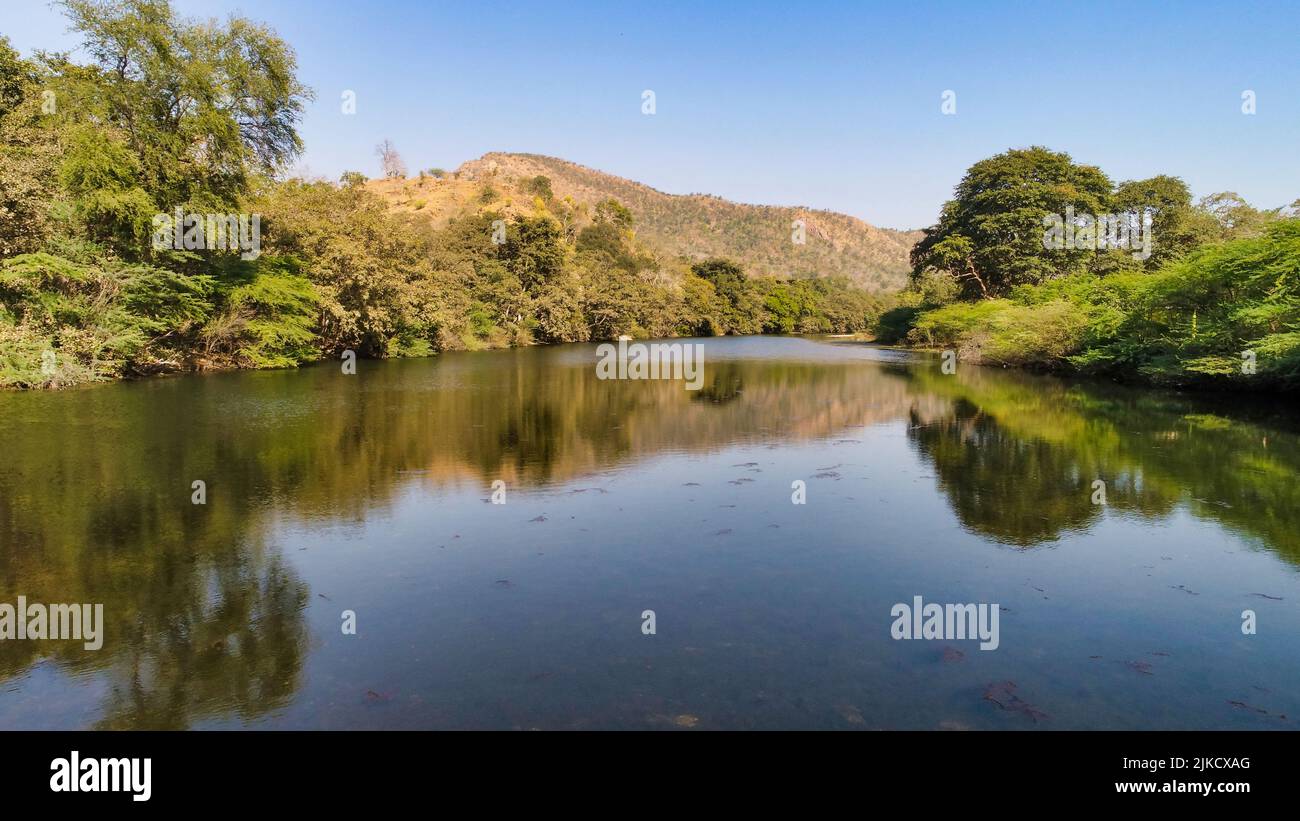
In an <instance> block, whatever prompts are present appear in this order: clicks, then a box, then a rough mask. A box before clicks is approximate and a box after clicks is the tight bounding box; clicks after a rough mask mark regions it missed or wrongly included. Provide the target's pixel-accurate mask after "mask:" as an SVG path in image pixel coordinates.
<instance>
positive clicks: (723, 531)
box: [713, 527, 731, 536]
mask: <svg viewBox="0 0 1300 821" xmlns="http://www.w3.org/2000/svg"><path fill="white" fill-rule="evenodd" d="M730 532H731V528H729V527H724V528H722V529H721V530H719V531H716V532H715V533H714V534H713V535H714V536H726V535H727V534H728V533H730Z"/></svg>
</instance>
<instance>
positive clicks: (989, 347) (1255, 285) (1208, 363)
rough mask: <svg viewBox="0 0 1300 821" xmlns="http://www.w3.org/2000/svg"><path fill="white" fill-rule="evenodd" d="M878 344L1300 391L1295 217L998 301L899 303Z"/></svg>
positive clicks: (1061, 369)
mask: <svg viewBox="0 0 1300 821" xmlns="http://www.w3.org/2000/svg"><path fill="white" fill-rule="evenodd" d="M878 335H879V337H880V339H881V341H883V342H886V343H894V344H903V345H907V346H909V347H915V348H928V349H934V350H940V351H944V350H951V351H955V352H956V353H957V359H958V361H961V362H967V363H976V364H990V365H1003V366H1009V367H1017V368H1026V369H1030V370H1039V371H1051V372H1055V373H1067V374H1078V375H1085V376H1101V377H1106V378H1109V379H1113V380H1117V381H1125V382H1135V383H1142V384H1150V385H1158V386H1167V387H1179V388H1197V389H1208V390H1233V391H1235V390H1241V391H1285V392H1290V391H1294V390H1296V389H1297V388H1300V220H1296V219H1288V220H1280V221H1278V222H1276V223H1273V224H1271V225H1269V226H1268V227H1267V228H1266V229H1265V230H1264V231H1263V232H1262V233H1261V235H1260V236H1257V237H1252V238H1247V239H1240V240H1234V241H1230V242H1224V243H1219V244H1214V245H1209V246H1206V247H1204V248H1201V249H1199V250H1197V251H1195V252H1193V253H1192V254H1190V255H1188V256H1187V257H1186V258H1184V259H1181V260H1178V261H1175V262H1172V263H1170V264H1168V265H1165V266H1163V267H1161V268H1160V269H1158V270H1156V271H1153V272H1147V271H1141V270H1140V271H1134V272H1124V273H1116V274H1111V275H1109V276H1098V275H1096V274H1093V273H1080V274H1075V275H1073V276H1069V277H1064V278H1061V279H1054V280H1048V281H1046V282H1043V283H1041V284H1037V285H1022V286H1018V287H1016V288H1013V289H1011V291H1010V292H1009V294H1008V295H1007V296H1006V297H1002V298H996V299H979V300H974V301H961V302H947V303H945V304H933V303H929V304H927V303H924V302H920V304H915V305H910V306H909V305H902V306H898V307H895V308H894V309H892V310H890V311H886V312H885V313H884V314H883V315H882V316H881V320H880V323H879V326H878Z"/></svg>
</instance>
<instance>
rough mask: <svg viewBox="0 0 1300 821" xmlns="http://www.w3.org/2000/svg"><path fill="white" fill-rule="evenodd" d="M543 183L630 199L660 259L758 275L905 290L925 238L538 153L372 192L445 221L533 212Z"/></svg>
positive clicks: (480, 162) (593, 197) (496, 156)
mask: <svg viewBox="0 0 1300 821" xmlns="http://www.w3.org/2000/svg"><path fill="white" fill-rule="evenodd" d="M538 177H545V178H546V180H547V181H548V182H549V185H550V189H551V191H552V192H553V193H554V196H555V199H556V200H559V201H563V200H564V199H565V198H569V199H571V200H572V201H573V202H574V203H575V204H578V205H580V206H581V205H586V206H594V205H596V204H597V203H599V202H601V201H604V200H608V199H614V200H617V201H618V202H620V203H622V204H623V205H624V206H626V207H627V208H628V209H629V210H630V211H631V212H632V215H633V216H634V218H635V221H636V231H637V237H638V239H640V240H642V241H643V242H645V243H646V244H647V245H648V246H650V247H651V248H653V249H654V250H656V251H658V252H659V253H662V254H665V255H668V256H678V255H681V256H685V257H687V258H689V259H692V260H703V259H707V258H710V257H727V258H730V259H733V260H736V261H737V262H739V263H741V265H742V266H743V267H744V269H745V271H746V272H747V273H748V274H749V275H751V276H792V277H799V278H802V277H826V276H844V277H848V278H849V280H850V281H852V282H853V283H855V284H857V285H859V286H862V287H864V288H866V289H868V290H872V291H878V292H879V291H895V290H898V289H900V288H902V287H903V286H904V285H906V284H907V273H908V270H909V266H908V252H909V250H910V249H911V247H912V246H913V245H914V244H915V243H916V241H917V240H918V239H920V238H921V232H920V231H894V230H890V229H885V228H876V227H875V226H872V225H869V224H867V223H865V222H863V221H862V220H860V219H857V218H855V217H850V216H848V215H845V214H839V213H836V212H833V211H822V210H814V209H809V208H798V207H782V206H768V205H746V204H743V203H737V202H731V201H729V200H724V199H722V198H720V197H715V196H709V195H704V194H688V195H676V194H665V193H663V192H662V191H657V190H655V189H654V188H651V187H649V186H648V185H643V184H641V183H638V182H634V181H632V180H628V179H624V178H622V177H617V176H614V175H612V174H606V173H603V172H601V171H596V170H594V169H591V168H587V167H585V166H581V165H578V164H576V163H572V162H568V161H566V160H561V159H557V158H555V157H546V156H542V155H540V154H510V153H499V152H493V153H489V154H485V155H483V156H482V157H481V158H479V159H477V160H471V161H469V162H466V163H464V164H463V165H461V166H460V168H458V169H456V170H455V171H454V172H443V171H438V170H434V169H431V170H430V171H427V172H424V173H423V175H421V174H415V173H413V174H411V175H410V176H408V177H406V178H402V179H378V180H372V181H371V182H370V183H369V186H370V187H371V189H372V190H374V191H375V192H377V193H380V194H382V195H383V196H384V197H385V198H386V199H387V200H388V201H389V202H390V203H391V204H393V205H394V206H396V207H398V208H401V209H405V210H411V211H418V212H421V213H424V214H428V215H429V216H430V217H431V218H432V219H433V220H434V221H435V222H438V223H442V222H446V221H447V220H448V219H450V218H451V217H452V216H455V215H457V214H459V213H463V212H464V211H465V210H466V209H467V208H468V209H479V208H490V209H492V210H495V211H502V210H504V211H505V212H507V213H509V214H514V213H520V214H526V213H529V212H531V211H532V201H533V198H534V196H536V195H537V192H536V191H535V190H534V181H535V180H536V179H537V178H538ZM485 191H486V192H487V193H486V194H485V193H484V192H485ZM796 220H802V221H803V224H804V233H805V241H804V243H803V244H797V243H795V242H793V241H792V226H793V225H794V223H795V221H796Z"/></svg>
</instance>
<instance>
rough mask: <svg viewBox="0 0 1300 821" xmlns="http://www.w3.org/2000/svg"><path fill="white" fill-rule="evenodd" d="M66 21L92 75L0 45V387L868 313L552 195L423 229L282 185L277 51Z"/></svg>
mask: <svg viewBox="0 0 1300 821" xmlns="http://www.w3.org/2000/svg"><path fill="white" fill-rule="evenodd" d="M61 5H62V6H63V7H64V9H65V11H66V13H67V15H68V17H69V19H70V22H71V25H72V28H73V29H74V30H75V31H76V32H78V33H79V34H80V35H81V37H82V39H83V41H84V44H85V47H86V53H87V54H88V55H90V57H91V61H90V62H89V63H88V64H77V63H73V62H70V61H69V59H68V58H67V56H66V55H62V54H55V53H38V54H37V55H35V57H33V58H32V59H30V60H27V59H23V58H22V57H21V56H20V55H19V54H18V53H17V52H16V51H15V50H14V49H12V48H11V47H10V46H9V44H8V42H7V40H5V39H4V38H0V386H10V387H57V386H63V385H70V384H76V383H81V382H87V381H95V380H102V379H109V378H116V377H123V376H137V375H145V374H151V373H159V372H166V371H178V370H194V369H205V368H231V367H254V368H262V367H286V366H293V365H297V364H300V363H305V362H311V361H314V360H319V359H322V358H330V357H336V356H338V355H339V354H340V353H341V352H342V351H345V350H353V351H355V352H356V353H357V354H358V355H360V356H369V357H388V356H423V355H428V354H432V353H435V352H437V351H441V350H449V349H465V348H469V349H473V348H481V347H497V346H508V345H527V344H533V343H546V342H573V341H583V340H592V339H609V338H614V337H617V336H619V335H622V334H628V335H631V336H638V337H664V336H679V335H711V334H751V333H792V332H859V331H865V330H867V329H869V328H870V327H871V326H872V324H873V323H874V321H875V319H876V317H877V316H878V314H879V310H880V305H879V303H878V301H877V300H876V299H874V298H873V297H872V296H870V295H869V294H868V293H866V292H865V291H861V290H858V289H855V288H853V287H850V285H849V283H848V282H847V281H846V280H842V279H799V280H792V279H773V278H748V277H746V276H745V273H744V272H743V271H742V270H741V269H740V268H739V267H738V266H737V265H736V264H734V263H732V262H729V261H727V260H721V259H713V260H706V261H702V262H701V261H694V262H693V263H692V261H688V260H685V259H663V258H661V257H659V256H658V255H656V254H655V253H654V252H653V251H652V250H651V249H649V248H646V247H645V246H644V245H643V244H642V243H639V242H638V241H637V240H636V238H635V234H634V231H633V220H632V215H631V213H630V212H629V211H628V210H627V209H626V208H624V207H623V206H622V205H620V204H619V203H618V202H616V201H613V200H608V201H606V202H603V203H600V204H599V205H598V206H597V207H595V208H593V209H590V213H588V209H585V208H584V209H582V213H579V214H574V213H571V206H570V204H567V203H557V202H556V201H555V199H554V197H553V196H552V195H551V193H550V185H549V184H547V181H546V180H545V178H541V179H539V180H538V181H537V185H535V186H534V188H535V193H536V197H535V198H534V201H533V210H532V213H530V214H527V215H516V216H514V217H513V218H511V219H509V220H506V219H504V218H503V217H502V215H500V214H497V213H495V212H494V211H493V210H491V209H492V208H493V203H492V198H491V196H490V191H489V190H488V189H487V188H486V187H485V191H484V196H483V197H482V198H481V201H480V202H478V203H473V204H470V206H469V207H467V208H466V210H465V213H464V214H462V215H461V216H460V217H458V218H455V219H453V220H452V221H451V222H450V224H447V225H445V226H443V227H441V228H438V229H435V228H434V227H433V225H432V224H431V223H430V222H429V220H427V219H420V218H416V217H414V216H412V215H409V214H406V215H403V214H399V213H396V212H394V211H392V210H390V209H389V208H388V207H387V206H386V204H385V203H384V201H383V200H382V199H381V198H380V197H378V196H376V195H374V194H372V193H370V192H368V191H367V190H366V189H365V188H364V186H363V185H362V183H363V182H364V179H365V178H364V177H363V176H362V175H360V174H357V173H355V172H349V173H347V174H344V175H343V178H342V180H341V181H340V182H339V183H337V184H334V183H327V182H311V181H303V180H296V179H289V180H283V179H282V176H283V174H284V172H285V170H286V169H287V168H288V167H289V165H290V164H291V163H292V162H293V161H294V160H295V159H296V158H297V157H298V156H300V154H301V151H302V143H301V140H300V138H299V135H298V131H297V127H298V123H299V121H300V117H301V114H302V111H303V105H304V103H305V102H306V101H307V100H308V99H310V96H311V92H310V90H309V89H307V88H306V87H304V86H303V85H301V84H300V83H299V82H298V81H297V79H296V70H297V66H296V58H295V55H294V52H293V50H292V49H291V48H290V47H289V46H288V45H287V44H286V43H284V41H282V40H281V39H279V38H278V37H277V36H276V35H275V34H274V33H273V32H272V31H270V30H269V29H267V28H265V27H264V26H261V25H259V24H256V23H253V22H250V21H248V20H246V19H243V18H239V17H235V18H232V19H230V20H229V21H227V23H226V24H225V25H223V26H221V27H216V28H214V27H209V26H207V25H204V24H195V23H190V22H187V21H185V20H182V19H179V18H177V17H176V16H175V14H174V13H173V10H172V9H171V7H170V4H169V3H168V2H166V0H122V2H119V3H112V4H103V3H98V2H94V1H93V0H68V2H64V3H62V4H61ZM561 211H563V212H564V214H563V216H564V219H563V220H561V219H558V218H557V213H559V212H561ZM209 216H211V218H212V219H211V220H210V221H207V218H208V217H209ZM176 217H179V218H180V219H179V223H180V228H179V229H177V228H176V226H175V224H174V222H176ZM191 217H197V218H198V220H199V221H200V223H204V222H206V224H207V227H208V229H209V230H207V231H204V230H203V225H202V224H200V225H198V226H196V225H194V224H192V223H191V222H189V221H187V220H190V219H191ZM214 226H215V227H220V226H224V232H225V233H224V234H222V235H220V236H215V237H214V236H213V234H212V231H211V230H210V229H211V228H212V227H214Z"/></svg>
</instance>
